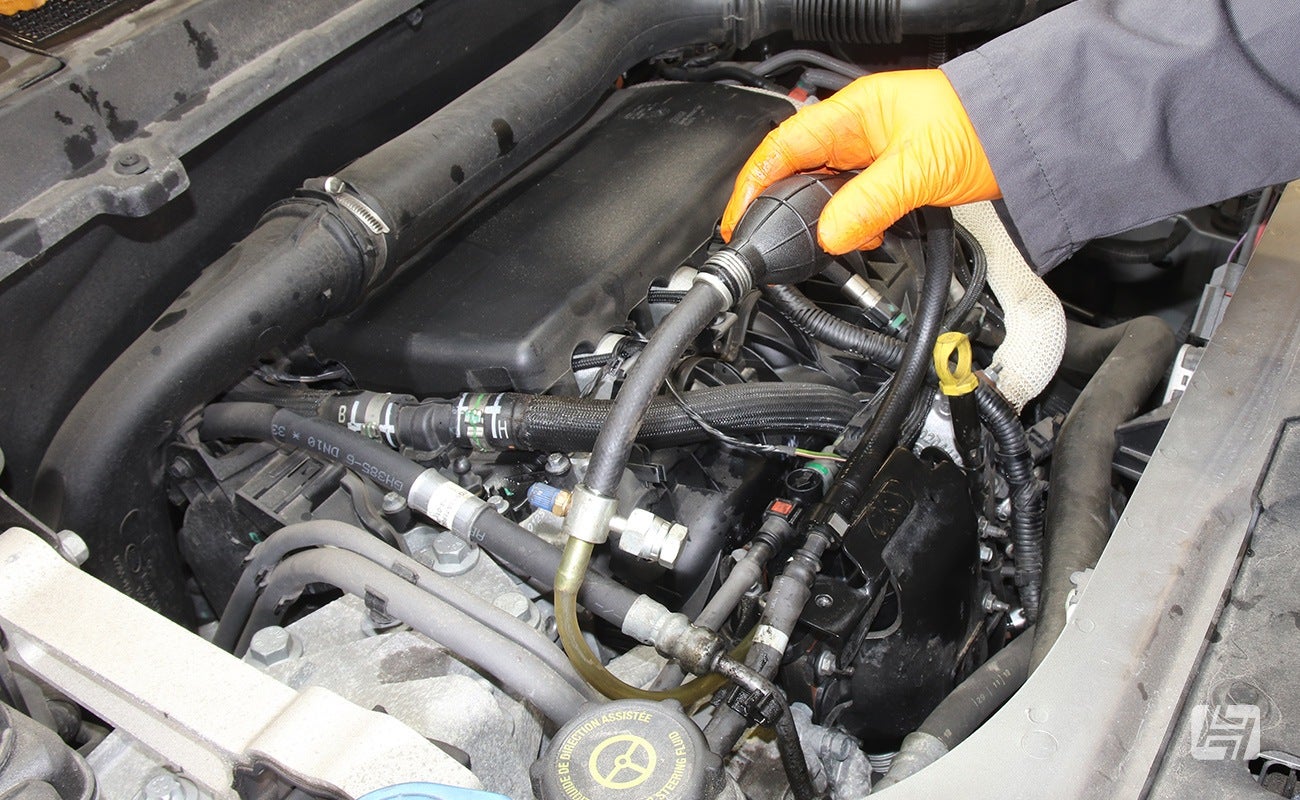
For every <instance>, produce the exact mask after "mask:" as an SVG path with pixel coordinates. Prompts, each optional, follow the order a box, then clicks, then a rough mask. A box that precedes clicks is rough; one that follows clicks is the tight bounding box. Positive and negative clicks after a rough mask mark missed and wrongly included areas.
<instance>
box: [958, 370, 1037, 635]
mask: <svg viewBox="0 0 1300 800" xmlns="http://www.w3.org/2000/svg"><path fill="white" fill-rule="evenodd" d="M975 402H976V403H977V405H978V406H979V413H980V420H981V421H982V422H983V423H984V427H986V428H988V430H989V432H990V433H992V434H993V442H994V444H995V447H994V454H995V456H996V458H997V463H998V466H999V468H1000V469H999V472H1001V473H1002V477H1003V478H1005V479H1006V482H1007V487H1008V490H1009V491H1010V493H1011V494H1010V498H1011V541H1012V543H1013V544H1014V546H1015V564H1016V587H1017V588H1018V589H1019V591H1020V602H1021V603H1022V604H1023V605H1024V608H1025V616H1026V617H1028V618H1029V620H1030V621H1031V622H1033V621H1036V620H1037V619H1038V618H1039V616H1040V594H1041V587H1042V575H1043V487H1042V485H1041V483H1040V482H1039V480H1038V478H1037V477H1035V476H1034V460H1033V456H1032V454H1031V453H1030V450H1029V439H1028V437H1027V436H1026V435H1025V428H1024V426H1023V425H1021V424H1020V419H1019V417H1017V416H1016V411H1015V409H1014V408H1012V407H1011V405H1010V404H1009V403H1007V401H1006V400H1005V399H1004V398H1003V397H1002V395H1000V394H998V393H997V391H996V390H994V389H992V388H991V387H989V386H988V385H987V384H984V383H980V385H979V388H977V389H976V390H975ZM1053 486H1056V484H1055V483H1053Z"/></svg>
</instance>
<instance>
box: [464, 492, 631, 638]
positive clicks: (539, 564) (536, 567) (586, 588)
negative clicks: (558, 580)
mask: <svg viewBox="0 0 1300 800" xmlns="http://www.w3.org/2000/svg"><path fill="white" fill-rule="evenodd" d="M469 537H470V539H471V540H472V541H476V542H479V543H480V544H481V545H482V546H483V549H485V550H487V551H488V552H489V553H491V554H492V555H494V556H497V557H498V558H499V559H500V560H502V561H504V562H505V563H506V564H508V565H509V566H511V567H513V568H514V569H515V571H516V572H517V573H518V574H520V575H524V576H527V577H529V578H531V579H532V580H533V582H534V583H536V584H538V585H540V586H542V587H543V588H544V589H546V590H547V591H550V590H551V589H552V588H554V587H553V586H552V581H553V580H554V578H555V572H556V570H557V569H559V567H560V556H561V552H560V550H558V549H557V548H555V547H552V546H551V545H549V544H547V543H546V542H544V541H542V540H541V539H539V538H537V536H535V535H534V534H532V533H529V532H528V531H526V530H524V529H523V528H521V527H519V526H518V525H516V524H515V523H513V522H511V521H510V520H508V519H506V518H505V517H503V516H501V515H500V514H497V513H496V512H485V513H482V514H479V515H478V517H477V518H475V520H474V522H473V524H472V525H471V527H470V531H469ZM638 597H640V595H639V594H637V593H636V592H634V591H632V590H631V589H629V588H627V587H626V586H624V585H622V584H621V583H618V582H616V581H615V580H614V579H613V578H610V577H608V576H606V575H604V574H601V573H599V572H597V571H596V570H594V569H588V570H587V577H586V578H585V579H584V580H583V581H582V588H581V589H579V590H578V599H579V600H581V601H582V607H583V608H585V609H587V610H588V611H590V612H591V613H592V614H595V615H596V616H597V617H600V618H601V619H603V620H605V621H606V622H609V623H611V624H613V625H622V624H623V620H624V619H626V618H627V614H628V611H629V610H631V608H632V604H633V603H635V602H636V600H637V598H638Z"/></svg>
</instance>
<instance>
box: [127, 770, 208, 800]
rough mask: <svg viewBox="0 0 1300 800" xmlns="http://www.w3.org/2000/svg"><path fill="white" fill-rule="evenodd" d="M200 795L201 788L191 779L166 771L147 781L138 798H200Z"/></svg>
mask: <svg viewBox="0 0 1300 800" xmlns="http://www.w3.org/2000/svg"><path fill="white" fill-rule="evenodd" d="M198 797H199V789H198V787H197V786H195V785H194V784H193V783H192V782H191V781H189V780H186V779H185V778H182V777H180V776H179V775H172V774H171V773H167V772H164V773H161V774H157V775H154V776H153V777H151V778H150V779H149V780H148V781H146V782H145V784H144V786H143V787H142V788H141V789H140V792H139V793H138V794H137V795H136V800H198Z"/></svg>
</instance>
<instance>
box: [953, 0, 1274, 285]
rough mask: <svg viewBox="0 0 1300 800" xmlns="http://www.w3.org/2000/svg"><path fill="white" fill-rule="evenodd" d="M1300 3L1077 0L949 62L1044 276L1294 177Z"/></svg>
mask: <svg viewBox="0 0 1300 800" xmlns="http://www.w3.org/2000/svg"><path fill="white" fill-rule="evenodd" d="M1297 41H1300V2H1297V1H1296V0H1079V2H1076V3H1074V4H1073V5H1070V6H1066V7H1064V8H1062V9H1060V10H1057V11H1054V12H1052V13H1050V14H1048V15H1046V16H1044V17H1042V18H1040V19H1039V20H1037V21H1035V22H1033V23H1031V24H1029V25H1026V26H1025V27H1023V28H1019V29H1017V30H1015V31H1012V32H1011V33H1008V34H1006V35H1005V36H1002V37H1000V38H998V39H995V40H993V41H992V42H989V43H988V44H986V45H984V46H983V47H981V48H979V49H978V50H975V51H973V52H970V53H967V54H965V55H963V56H961V57H959V58H957V59H955V60H954V61H952V62H950V63H949V64H947V65H946V66H945V67H944V71H945V73H946V74H947V76H948V79H949V80H950V81H951V82H952V84H953V86H954V87H955V88H956V89H957V93H958V95H959V96H960V97H961V100H962V104H963V105H964V106H965V108H966V111H967V113H968V114H969V115H970V117H971V120H972V121H973V122H974V125H975V130H976V132H977V133H978V134H979V137H980V141H981V143H982V144H983V146H984V149H985V152H987V154H988V156H989V159H990V161H991V163H992V165H993V172H994V174H995V175H996V176H997V179H998V185H999V186H1000V187H1001V188H1002V195H1003V198H1004V200H1005V202H1006V207H1007V211H1008V212H1009V215H1010V217H1011V220H1012V222H1013V223H1014V225H1015V228H1016V232H1017V233H1018V234H1019V236H1020V239H1021V241H1022V242H1023V245H1024V249H1025V251H1026V255H1027V256H1028V257H1029V260H1030V261H1031V262H1032V263H1033V264H1035V265H1036V266H1037V267H1038V268H1039V270H1040V271H1043V270H1047V269H1050V268H1051V267H1054V266H1056V265H1057V264H1059V263H1060V262H1061V261H1062V260H1064V259H1065V258H1066V257H1067V256H1069V255H1070V254H1071V253H1073V252H1074V251H1075V250H1077V249H1078V248H1079V247H1081V246H1082V245H1083V244H1084V243H1085V242H1087V241H1088V240H1089V239H1094V238H1096V237H1099V236H1108V235H1111V234H1114V233H1118V232H1120V231H1124V230H1127V229H1129V228H1133V227H1136V226H1138V225H1141V224H1143V223H1147V222H1151V221H1154V220H1156V219H1160V218H1161V217H1165V216H1168V215H1170V214H1174V213H1177V212H1179V211H1183V210H1186V209H1189V208H1194V207H1196V206H1201V205H1205V204H1206V203H1212V202H1215V201H1218V200H1223V199H1226V198H1229V197H1233V196H1235V195H1238V194H1242V193H1244V192H1247V191H1250V190H1252V189H1256V188H1259V187H1261V186H1266V185H1268V184H1274V183H1282V182H1285V181H1289V180H1292V179H1295V178H1300V51H1298V50H1297V49H1296V42H1297Z"/></svg>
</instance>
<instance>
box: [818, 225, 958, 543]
mask: <svg viewBox="0 0 1300 800" xmlns="http://www.w3.org/2000/svg"><path fill="white" fill-rule="evenodd" d="M921 214H922V217H923V218H924V220H925V225H926V241H925V250H926V256H925V275H924V277H923V278H922V280H921V294H920V296H919V297H918V299H917V312H916V315H915V318H914V319H913V321H912V327H911V331H910V332H909V334H908V337H907V344H906V345H904V348H903V354H902V358H901V359H900V361H899V364H898V368H897V369H896V370H895V372H894V377H893V380H892V381H891V382H890V386H889V390H888V393H887V394H886V395H885V399H884V401H883V403H882V404H881V407H880V411H879V412H877V414H876V416H875V418H873V419H872V421H871V426H870V427H869V428H868V429H867V433H866V435H865V436H863V438H862V441H861V442H859V443H858V446H857V447H855V448H854V449H853V453H852V454H851V455H850V456H849V458H848V461H846V462H845V463H844V465H843V466H842V467H841V469H840V471H839V472H838V473H837V474H836V476H835V481H834V482H833V483H832V484H831V487H830V489H829V490H828V491H827V493H826V497H825V499H823V500H822V502H821V503H819V504H818V505H817V506H816V507H815V508H814V509H813V512H812V514H811V515H810V520H811V522H812V524H813V525H816V526H822V525H825V524H826V523H827V522H828V521H829V520H830V519H831V517H832V516H833V515H835V514H839V515H841V516H843V517H844V518H845V519H849V518H851V516H852V514H853V513H854V512H855V511H856V507H857V505H858V503H859V501H860V500H861V499H862V493H863V492H864V491H865V490H866V488H867V485H868V484H870V483H871V480H872V479H873V478H874V477H875V476H876V472H878V471H879V470H880V467H881V465H882V464H884V463H885V459H886V458H887V457H888V456H889V453H890V451H892V450H893V448H894V445H895V444H897V442H898V434H899V430H900V429H901V428H902V425H903V421H904V420H905V419H906V418H907V413H908V411H909V410H910V409H911V407H912V400H913V398H915V397H916V394H917V392H919V391H920V390H921V388H922V387H923V386H924V385H925V379H926V377H927V376H928V375H929V374H930V371H931V369H932V367H931V360H932V358H933V352H934V342H935V339H937V338H938V337H939V333H940V331H939V329H940V327H941V325H942V322H943V314H944V309H945V308H947V303H948V287H949V284H950V282H951V281H952V264H953V256H954V253H953V249H954V248H953V244H954V239H953V233H952V213H951V212H950V211H948V210H947V209H938V208H928V207H927V208H925V209H922V212H921Z"/></svg>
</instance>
